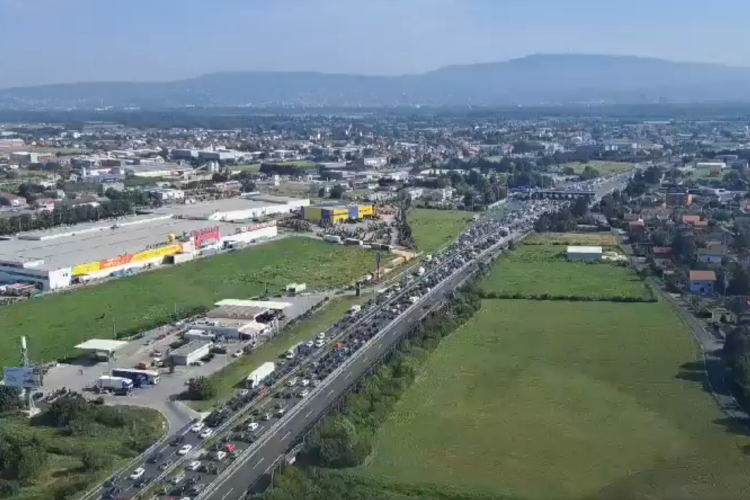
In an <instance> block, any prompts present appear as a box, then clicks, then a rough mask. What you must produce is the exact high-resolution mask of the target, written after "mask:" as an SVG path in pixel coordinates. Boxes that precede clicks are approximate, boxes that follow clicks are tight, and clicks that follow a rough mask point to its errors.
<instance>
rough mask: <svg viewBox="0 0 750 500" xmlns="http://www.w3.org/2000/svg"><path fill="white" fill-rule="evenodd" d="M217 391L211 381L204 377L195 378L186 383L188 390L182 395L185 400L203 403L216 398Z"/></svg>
mask: <svg viewBox="0 0 750 500" xmlns="http://www.w3.org/2000/svg"><path fill="white" fill-rule="evenodd" d="M217 393H218V390H217V389H216V385H215V383H214V382H213V380H211V379H209V378H206V377H196V378H192V379H190V380H189V381H188V388H187V390H186V391H185V392H184V393H183V394H184V397H185V398H186V399H190V400H193V401H205V400H207V399H211V398H213V397H216V394H217Z"/></svg>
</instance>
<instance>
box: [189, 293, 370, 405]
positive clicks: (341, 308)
mask: <svg viewBox="0 0 750 500" xmlns="http://www.w3.org/2000/svg"><path fill="white" fill-rule="evenodd" d="M367 298H368V297H364V296H360V297H355V296H352V295H345V296H340V297H336V298H334V299H332V300H331V301H330V303H329V304H327V305H326V306H325V307H323V308H322V309H321V310H319V311H318V312H317V313H316V314H315V315H313V316H312V317H311V318H310V319H308V320H306V321H303V322H300V323H298V324H297V325H295V326H294V327H292V328H291V329H289V331H284V332H283V333H282V334H281V335H279V336H278V337H276V338H274V339H273V340H271V341H270V342H268V343H266V344H263V345H262V346H260V347H259V348H258V349H256V350H255V351H254V352H253V353H252V354H251V355H249V356H243V357H241V358H239V359H238V360H237V361H235V362H233V363H232V364H230V365H227V366H226V367H225V368H223V369H222V370H220V371H218V372H217V373H215V374H214V375H212V376H211V377H210V378H211V379H213V380H214V381H215V382H216V386H217V388H218V394H217V395H216V397H215V398H213V399H210V400H206V401H187V403H188V404H189V405H190V406H191V407H193V408H195V409H196V410H198V411H206V410H208V409H209V408H211V407H212V406H213V405H215V404H216V402H217V401H222V400H225V399H227V398H228V397H229V396H230V395H231V394H232V392H233V391H234V390H236V389H239V388H242V387H244V382H245V379H246V378H247V376H248V375H249V374H250V372H251V371H253V370H254V369H256V368H257V367H258V366H260V365H261V364H262V363H265V362H266V361H277V360H278V358H279V355H281V354H283V353H284V352H286V351H287V349H289V348H290V347H291V346H293V345H294V344H297V343H298V342H303V341H307V340H311V339H313V338H315V335H317V334H318V332H324V331H326V330H327V329H328V328H330V327H331V326H332V325H333V324H334V323H335V322H336V321H338V320H339V319H340V318H341V317H342V316H344V314H346V312H347V311H348V310H349V309H351V307H352V306H353V305H354V304H361V303H362V302H364V301H365V300H367Z"/></svg>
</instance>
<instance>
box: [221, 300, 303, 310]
mask: <svg viewBox="0 0 750 500" xmlns="http://www.w3.org/2000/svg"><path fill="white" fill-rule="evenodd" d="M214 305H215V306H216V307H223V306H240V307H261V308H264V309H274V310H277V311H278V310H280V309H286V308H287V307H289V306H291V305H292V304H290V303H289V302H276V301H273V300H238V299H224V300H220V301H218V302H217V303H216V304H214Z"/></svg>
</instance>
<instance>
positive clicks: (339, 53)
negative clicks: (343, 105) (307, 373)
mask: <svg viewBox="0 0 750 500" xmlns="http://www.w3.org/2000/svg"><path fill="white" fill-rule="evenodd" d="M706 4H707V1H706V0H628V1H624V2H615V1H611V0H0V88H5V87H13V86H27V85H41V84H48V83H67V82H83V81H164V80H174V79H181V78H189V77H191V76H197V75H201V74H205V73H211V72H216V71H242V70H284V71H288V70H312V71H323V72H332V73H357V74H380V75H390V74H404V73H419V72H424V71H429V70H433V69H437V68H439V67H442V66H447V65H451V64H471V63H477V62H493V61H503V60H507V59H511V58H515V57H523V56H525V55H529V54H535V53H545V54H550V53H591V54H617V55H638V56H648V57H659V58H665V59H671V60H676V61H696V62H716V63H724V64H731V65H739V66H750V50H748V47H750V29H748V28H747V25H746V23H747V20H748V19H750V1H748V0H711V2H710V8H706Z"/></svg>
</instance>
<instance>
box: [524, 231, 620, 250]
mask: <svg viewBox="0 0 750 500" xmlns="http://www.w3.org/2000/svg"><path fill="white" fill-rule="evenodd" d="M523 244H524V245H566V246H568V245H581V246H602V247H614V246H617V238H616V237H615V236H614V235H613V234H612V233H541V234H539V233H534V234H532V235H531V236H529V237H528V238H526V239H524V240H523Z"/></svg>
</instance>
